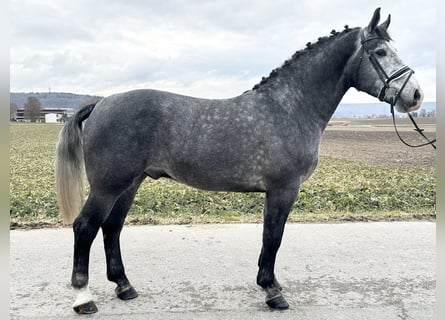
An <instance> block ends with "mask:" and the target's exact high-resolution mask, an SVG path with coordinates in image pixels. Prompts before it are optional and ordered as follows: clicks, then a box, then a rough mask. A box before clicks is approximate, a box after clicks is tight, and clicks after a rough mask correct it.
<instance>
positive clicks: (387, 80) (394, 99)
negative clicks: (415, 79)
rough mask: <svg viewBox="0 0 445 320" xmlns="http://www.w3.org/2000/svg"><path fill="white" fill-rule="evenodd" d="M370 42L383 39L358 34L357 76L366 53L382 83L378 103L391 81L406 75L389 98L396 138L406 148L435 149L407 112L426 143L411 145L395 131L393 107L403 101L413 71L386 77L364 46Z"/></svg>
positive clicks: (405, 68)
mask: <svg viewBox="0 0 445 320" xmlns="http://www.w3.org/2000/svg"><path fill="white" fill-rule="evenodd" d="M371 40H383V39H382V38H380V37H369V38H366V37H365V32H364V30H363V31H362V32H361V33H360V42H361V45H362V48H361V55H360V63H359V67H358V69H357V74H358V73H359V71H360V67H361V64H362V60H363V54H364V52H366V54H367V55H368V58H369V61H370V62H371V64H372V66H373V67H374V70H375V71H376V72H377V75H378V76H379V78H380V80H381V81H382V82H383V86H382V89H380V93H379V95H378V99H379V100H380V101H383V99H384V98H385V95H386V90H387V89H389V88H390V85H391V81H393V80H395V79H398V78H400V77H402V76H403V75H404V74H408V76H407V77H406V79H405V81H404V82H403V85H402V87H401V88H400V90H398V91H396V93H395V96H394V97H391V99H390V106H391V115H392V122H393V124H394V130H395V131H396V133H397V136H398V137H399V139H400V141H401V142H402V143H403V144H404V145H406V146H408V147H412V148H418V147H424V146H427V145H429V144H430V145H431V146H432V147H433V148H434V149H436V145H435V142H436V139H433V140H430V139H429V138H428V137H427V136H425V134H424V133H423V131H424V129H421V128H419V126H418V125H417V123H416V121H415V120H414V118H413V117H412V116H411V114H410V113H409V112H407V114H408V117H409V119H410V120H411V122H412V123H413V125H414V127H415V129H414V131H417V132H418V133H419V134H420V135H421V136H422V137H423V138H424V139H425V140H426V141H427V142H425V143H422V144H419V145H412V144H409V143H407V142H406V141H405V140H403V138H402V137H401V135H400V133H399V131H398V130H397V125H396V120H395V115H394V106H395V105H396V102H397V100H398V99H400V100H402V101H403V98H402V97H401V96H400V94H401V93H402V91H403V89H404V88H405V86H406V84H407V83H408V81H409V79H410V78H411V76H412V75H413V74H414V70H412V69H411V68H410V67H408V66H402V67H401V68H399V69H398V70H396V71H394V72H393V73H392V74H391V75H390V76H388V75H387V73H386V72H385V70H384V69H383V67H382V65H381V64H380V63H379V61H378V59H377V57H376V55H375V53H373V52H370V51H369V50H368V49H367V48H366V46H365V43H366V42H368V41H371ZM404 105H405V103H404Z"/></svg>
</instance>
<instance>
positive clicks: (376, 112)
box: [332, 102, 436, 118]
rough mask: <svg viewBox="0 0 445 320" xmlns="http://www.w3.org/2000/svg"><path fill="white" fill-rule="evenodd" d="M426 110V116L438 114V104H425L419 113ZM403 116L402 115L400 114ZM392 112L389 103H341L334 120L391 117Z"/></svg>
mask: <svg viewBox="0 0 445 320" xmlns="http://www.w3.org/2000/svg"><path fill="white" fill-rule="evenodd" d="M421 110H425V112H426V114H428V113H431V112H434V113H435V112H436V102H424V103H422V106H421V108H420V109H419V110H417V112H418V113H419V112H421ZM398 115H401V114H398ZM390 116H391V110H390V106H389V104H387V103H383V102H378V103H340V104H339V106H338V107H337V110H335V112H334V115H333V116H332V117H333V118H379V117H390Z"/></svg>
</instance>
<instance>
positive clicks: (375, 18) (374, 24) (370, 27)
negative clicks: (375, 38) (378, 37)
mask: <svg viewBox="0 0 445 320" xmlns="http://www.w3.org/2000/svg"><path fill="white" fill-rule="evenodd" d="M379 21H380V8H377V9H375V11H374V15H373V16H372V19H371V22H369V25H368V32H369V33H371V32H372V31H374V29H375V27H377V24H378V23H379Z"/></svg>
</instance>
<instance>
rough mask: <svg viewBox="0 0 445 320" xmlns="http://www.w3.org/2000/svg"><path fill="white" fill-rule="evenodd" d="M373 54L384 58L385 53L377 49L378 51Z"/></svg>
mask: <svg viewBox="0 0 445 320" xmlns="http://www.w3.org/2000/svg"><path fill="white" fill-rule="evenodd" d="M375 54H376V55H378V56H380V57H384V56H386V51H385V50H384V49H378V50H377V51H376V52H375Z"/></svg>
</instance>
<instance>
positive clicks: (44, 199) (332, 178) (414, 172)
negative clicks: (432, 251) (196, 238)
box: [10, 124, 436, 227]
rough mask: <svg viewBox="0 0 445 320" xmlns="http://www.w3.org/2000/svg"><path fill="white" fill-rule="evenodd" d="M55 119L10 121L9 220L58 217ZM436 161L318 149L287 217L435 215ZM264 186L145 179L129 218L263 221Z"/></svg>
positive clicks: (46, 221) (40, 222) (34, 222)
mask: <svg viewBox="0 0 445 320" xmlns="http://www.w3.org/2000/svg"><path fill="white" fill-rule="evenodd" d="M60 128H61V126H60V125H32V124H12V125H11V126H10V139H11V142H10V166H11V177H10V205H11V209H10V219H11V226H12V227H23V226H31V227H37V226H45V227H47V226H55V225H60V220H59V217H58V210H57V204H56V195H55V190H54V174H53V162H54V150H55V143H56V140H57V135H58V132H59V130H60ZM435 188H436V178H435V169H434V168H406V167H404V168H402V167H394V166H392V167H385V166H375V165H368V164H365V163H362V162H356V161H345V160H339V159H333V158H326V157H321V159H320V163H319V166H318V168H317V169H316V171H315V173H314V174H313V175H312V177H311V178H310V179H308V180H307V181H306V182H305V183H304V184H303V185H302V186H301V190H300V194H299V199H298V201H297V202H296V204H295V205H294V208H293V210H292V212H291V215H290V217H289V220H290V221H294V222H333V221H375V220H409V219H434V217H435V201H436V194H435ZM263 201H264V194H261V193H244V194H243V193H225V192H207V191H201V190H197V189H193V188H190V187H187V186H184V185H181V184H178V183H175V182H173V181H170V180H166V179H160V180H158V181H152V180H149V179H147V181H145V182H144V183H143V184H142V186H141V188H140V189H139V192H138V194H137V196H136V199H135V201H134V204H133V207H132V208H131V210H130V213H129V216H128V218H127V223H131V224H147V223H150V224H178V223H182V224H184V223H232V222H260V221H261V220H262V210H263Z"/></svg>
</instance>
